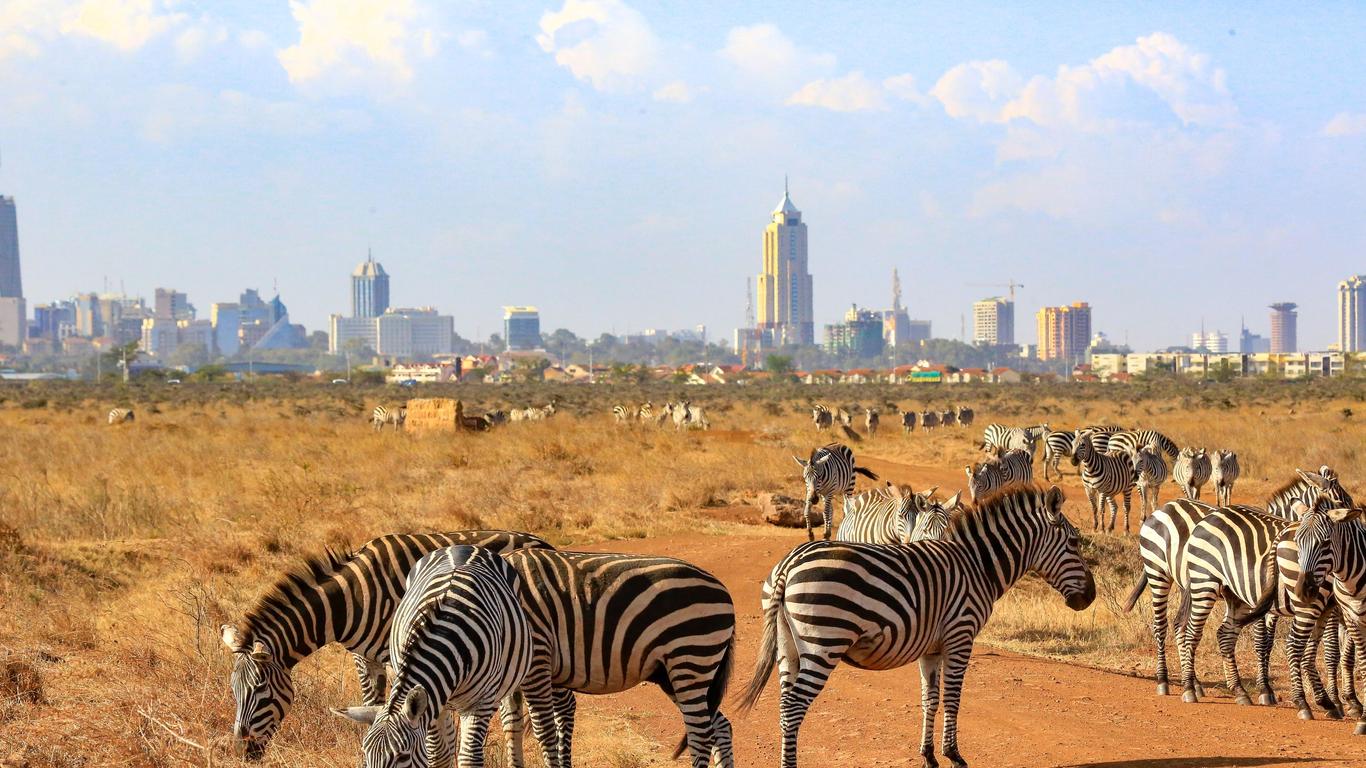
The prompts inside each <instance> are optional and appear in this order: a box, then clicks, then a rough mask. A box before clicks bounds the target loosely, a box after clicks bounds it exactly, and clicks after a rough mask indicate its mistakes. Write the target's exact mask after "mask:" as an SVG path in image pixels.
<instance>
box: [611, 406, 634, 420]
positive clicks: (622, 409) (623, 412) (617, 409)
mask: <svg viewBox="0 0 1366 768" xmlns="http://www.w3.org/2000/svg"><path fill="white" fill-rule="evenodd" d="M634 415H635V414H633V413H631V411H630V410H629V409H628V408H627V407H626V406H624V405H614V406H612V418H613V419H615V420H616V422H617V423H618V424H625V423H626V422H628V421H630V420H631V418H632V417H633V416H634Z"/></svg>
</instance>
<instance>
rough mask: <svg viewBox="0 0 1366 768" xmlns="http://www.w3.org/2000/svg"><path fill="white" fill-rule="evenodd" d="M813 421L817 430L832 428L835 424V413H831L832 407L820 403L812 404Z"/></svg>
mask: <svg viewBox="0 0 1366 768" xmlns="http://www.w3.org/2000/svg"><path fill="white" fill-rule="evenodd" d="M811 421H812V422H814V423H815V425H816V430H817V431H819V430H822V429H830V428H831V427H833V426H834V425H835V417H834V414H832V413H830V409H829V408H826V407H825V406H823V405H821V404H820V403H816V404H815V405H813V406H811Z"/></svg>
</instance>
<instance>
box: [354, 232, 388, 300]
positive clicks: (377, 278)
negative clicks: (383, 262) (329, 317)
mask: <svg viewBox="0 0 1366 768" xmlns="http://www.w3.org/2000/svg"><path fill="white" fill-rule="evenodd" d="M388 308H389V273H388V272H385V271H384V267H382V266H380V263H379V262H378V261H375V255H374V253H372V252H370V251H369V250H368V249H367V251H366V254H365V261H363V262H361V263H360V266H358V267H356V269H355V271H353V272H352V273H351V316H352V317H379V316H380V315H382V314H384V311H385V310H386V309H388Z"/></svg>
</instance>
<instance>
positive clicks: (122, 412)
mask: <svg viewBox="0 0 1366 768" xmlns="http://www.w3.org/2000/svg"><path fill="white" fill-rule="evenodd" d="M132 423H133V409H132V408H115V409H113V410H111V411H110V412H109V424H110V425H114V424H132Z"/></svg>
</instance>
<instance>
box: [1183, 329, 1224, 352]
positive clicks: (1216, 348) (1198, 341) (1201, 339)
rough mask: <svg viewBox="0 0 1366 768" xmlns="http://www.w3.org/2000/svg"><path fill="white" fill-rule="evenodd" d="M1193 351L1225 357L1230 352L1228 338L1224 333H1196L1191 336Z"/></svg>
mask: <svg viewBox="0 0 1366 768" xmlns="http://www.w3.org/2000/svg"><path fill="white" fill-rule="evenodd" d="M1191 349H1193V350H1195V351H1197V352H1211V353H1213V354H1216V355H1223V354H1226V353H1227V352H1228V336H1227V335H1226V334H1224V332H1222V331H1209V332H1204V331H1196V332H1195V333H1192V334H1191Z"/></svg>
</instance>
